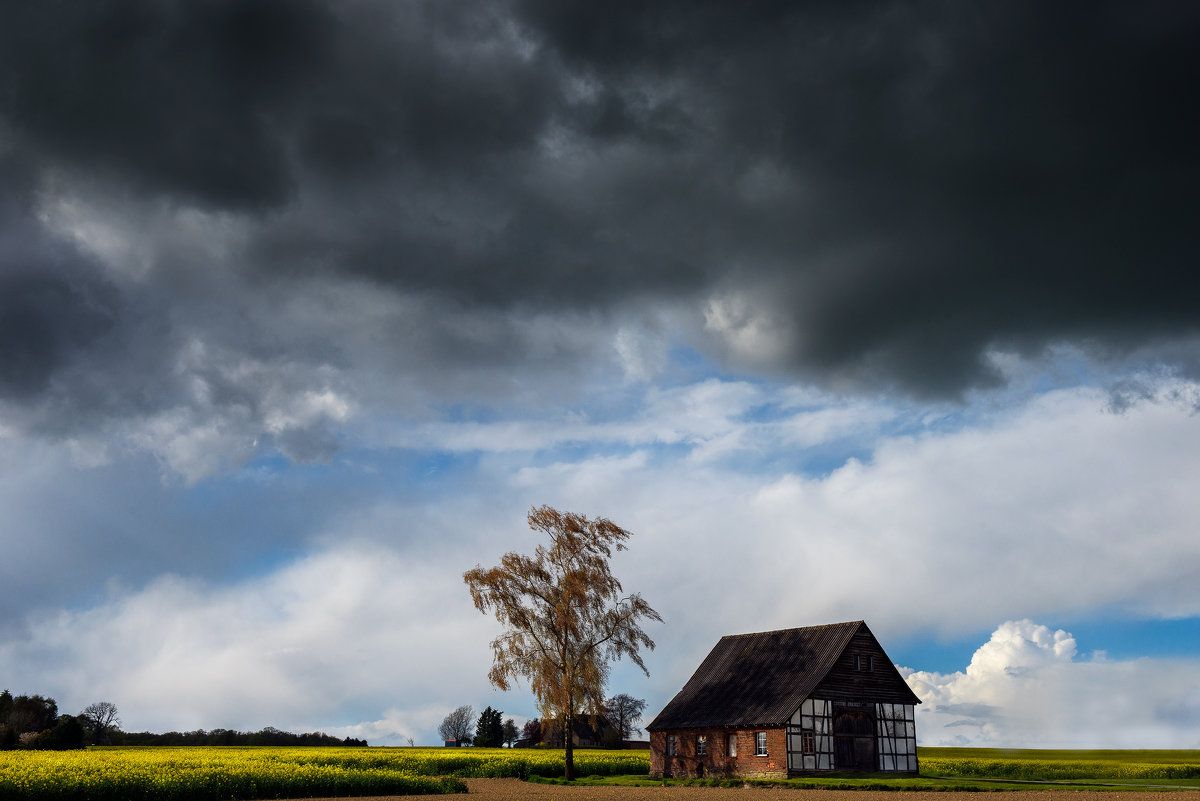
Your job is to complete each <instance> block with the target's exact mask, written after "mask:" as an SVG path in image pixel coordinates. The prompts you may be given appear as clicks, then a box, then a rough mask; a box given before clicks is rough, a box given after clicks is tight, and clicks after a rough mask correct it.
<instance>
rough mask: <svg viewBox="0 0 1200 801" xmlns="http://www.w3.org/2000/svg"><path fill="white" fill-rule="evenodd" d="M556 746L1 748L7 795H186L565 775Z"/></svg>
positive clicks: (599, 759)
mask: <svg viewBox="0 0 1200 801" xmlns="http://www.w3.org/2000/svg"><path fill="white" fill-rule="evenodd" d="M575 766H576V771H577V772H578V774H579V775H580V776H588V775H593V774H596V775H618V774H643V775H644V774H646V773H647V772H648V770H649V755H648V753H647V752H645V751H593V750H580V751H576V752H575ZM562 771H563V753H562V751H543V750H517V751H513V750H509V749H499V748H464V749H447V748H252V747H251V748H210V747H195V748H163V747H155V748H96V749H90V750H87V751H5V752H0V799H4V801H10V800H11V801H25V800H26V799H29V800H30V801H33V800H35V799H36V801H46V800H49V799H80V800H81V801H83V800H84V799H86V801H109V799H111V800H112V801H118V800H119V801H132V800H136V801H192V800H193V799H196V800H197V801H199V800H200V799H205V800H207V799H213V800H214V801H218V800H220V801H223V800H224V799H249V798H303V797H315V796H338V795H342V796H345V795H400V794H404V795H413V794H424V793H455V792H465V791H466V786H465V785H464V784H463V783H462V782H461V781H460V780H459V778H458V777H510V776H511V777H519V778H526V777H528V776H531V775H533V776H556V775H562Z"/></svg>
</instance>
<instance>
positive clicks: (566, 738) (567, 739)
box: [563, 710, 575, 782]
mask: <svg viewBox="0 0 1200 801" xmlns="http://www.w3.org/2000/svg"><path fill="white" fill-rule="evenodd" d="M574 735H575V714H574V712H573V711H571V710H568V712H567V714H565V715H563V746H564V747H565V748H566V749H567V750H566V758H565V759H564V760H563V763H564V764H563V778H565V779H566V780H567V781H569V782H570V781H574V780H575V736H574Z"/></svg>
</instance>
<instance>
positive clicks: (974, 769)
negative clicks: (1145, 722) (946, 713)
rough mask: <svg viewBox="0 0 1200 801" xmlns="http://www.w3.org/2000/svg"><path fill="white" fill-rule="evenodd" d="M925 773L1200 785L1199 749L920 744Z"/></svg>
mask: <svg viewBox="0 0 1200 801" xmlns="http://www.w3.org/2000/svg"><path fill="white" fill-rule="evenodd" d="M917 757H918V759H919V760H920V765H921V775H922V776H939V777H953V778H959V779H991V780H996V779H1000V780H1011V781H1047V782H1063V781H1069V782H1084V783H1090V782H1097V783H1119V784H1142V785H1146V784H1157V785H1178V786H1182V787H1195V788H1200V751H1197V750H1034V749H1001V748H918V749H917Z"/></svg>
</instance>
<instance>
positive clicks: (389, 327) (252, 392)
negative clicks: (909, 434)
mask: <svg viewBox="0 0 1200 801" xmlns="http://www.w3.org/2000/svg"><path fill="white" fill-rule="evenodd" d="M5 15H6V17H7V18H8V19H7V20H6V23H7V24H5V25H4V31H5V33H3V34H0V36H3V37H4V38H3V42H2V43H0V44H2V45H3V46H2V47H0V51H2V52H3V53H4V55H3V56H0V74H3V76H4V83H3V85H4V87H5V90H4V92H3V93H2V94H0V115H2V117H3V121H4V126H5V137H4V139H5V148H4V151H3V153H2V154H0V158H2V159H3V162H4V164H5V165H6V166H5V171H6V175H9V176H12V175H14V173H19V176H17V177H16V178H11V179H10V180H6V181H5V188H4V193H5V196H6V200H5V202H4V203H3V209H4V212H3V213H4V219H3V220H0V225H3V227H4V230H5V231H7V234H6V236H5V237H4V240H3V249H4V250H3V263H4V265H5V266H4V271H5V275H4V281H5V283H6V287H7V289H8V291H7V292H6V293H5V298H6V305H5V309H6V311H5V313H4V315H3V325H2V326H0V331H2V332H3V337H4V342H5V350H6V353H7V354H8V355H9V358H7V359H6V360H5V367H4V369H3V372H2V373H0V377H2V378H3V390H2V391H3V394H4V396H5V398H6V400H7V402H8V403H9V404H10V405H13V406H16V407H18V408H20V407H23V406H27V405H37V404H59V405H67V406H68V407H69V408H71V409H72V410H73V411H75V412H76V413H85V416H88V417H90V416H91V415H99V416H101V417H111V416H114V415H115V416H120V415H122V414H126V415H127V414H143V413H146V412H153V411H155V410H158V409H162V408H170V407H173V406H176V405H178V404H181V403H182V404H184V405H193V406H194V404H195V401H194V399H191V398H188V397H187V389H186V384H187V383H188V381H189V380H193V379H195V380H202V381H209V382H210V383H216V381H215V379H213V378H212V377H211V376H210V375H208V374H207V373H206V372H205V371H204V369H202V368H195V369H194V371H193V370H191V369H189V368H184V370H183V374H182V375H180V374H179V371H178V369H177V368H178V361H179V359H180V357H181V354H185V353H186V352H187V351H186V349H187V348H188V347H189V345H190V344H191V343H193V342H194V341H195V340H196V339H200V340H201V341H205V342H207V341H209V340H217V341H219V342H220V341H224V342H225V343H226V344H227V345H228V346H229V350H230V352H228V353H223V354H222V355H221V363H218V364H216V365H214V366H213V368H212V369H213V370H216V371H222V370H223V368H226V367H227V366H228V362H229V361H231V360H237V359H239V358H253V359H260V360H261V359H263V358H264V357H265V358H266V359H267V360H272V359H274V360H281V359H285V358H286V360H288V361H290V362H292V363H294V364H298V365H299V366H301V367H303V368H305V369H315V368H317V367H321V366H324V367H329V368H332V369H335V370H336V369H339V368H345V369H348V370H349V371H350V373H351V374H350V375H349V376H348V377H346V379H345V380H347V381H348V382H350V383H355V382H356V381H357V380H361V379H359V378H358V376H357V375H356V373H357V372H358V371H361V370H371V369H373V368H385V369H386V368H390V367H393V366H394V365H392V364H389V363H388V361H387V359H388V356H387V354H386V352H382V351H381V349H379V348H376V349H375V352H366V353H364V352H363V351H362V350H357V349H356V351H355V353H354V354H352V355H351V354H347V353H343V352H339V351H340V350H341V349H342V346H343V342H342V341H341V340H339V339H338V338H337V337H334V338H332V339H331V340H330V341H326V342H324V343H323V344H322V343H318V342H316V341H313V338H310V337H307V336H306V331H305V324H304V323H303V322H301V321H297V320H287V319H281V318H280V317H279V314H280V309H279V307H278V305H277V301H278V300H279V299H280V298H281V297H283V298H290V299H292V301H293V302H307V303H309V305H310V306H317V305H319V298H321V297H323V296H324V295H325V293H327V292H331V291H332V292H334V293H337V292H338V291H339V288H342V287H345V288H353V287H367V288H368V293H369V294H371V295H373V296H375V297H381V298H392V299H394V306H393V307H392V308H391V309H390V310H389V311H385V312H383V313H382V314H381V319H380V318H377V319H375V320H373V321H372V323H373V324H375V325H378V326H380V327H381V329H382V331H384V332H385V334H386V336H387V344H388V345H389V346H390V347H391V348H392V349H395V350H401V351H408V352H409V354H410V357H409V359H408V360H406V361H405V362H404V363H403V364H401V365H400V369H399V370H398V371H397V372H398V374H400V375H402V376H404V378H405V379H407V380H416V381H422V380H425V379H427V378H428V377H429V376H430V374H432V373H437V372H443V371H446V370H451V371H454V370H463V371H471V370H472V369H473V368H474V367H475V366H476V365H478V364H480V363H495V362H500V363H505V364H508V365H510V367H511V368H512V369H515V370H517V371H519V372H520V374H521V375H527V372H528V370H529V369H530V368H531V365H529V364H528V362H527V361H526V359H527V356H528V354H529V353H530V352H531V350H534V349H536V348H537V347H538V346H539V344H540V340H539V342H531V341H529V340H527V339H526V338H525V337H524V336H522V335H521V332H520V323H519V322H515V321H520V320H527V319H529V318H530V317H532V316H535V315H537V314H544V315H549V316H550V317H552V318H554V319H563V316H564V315H570V314H572V313H579V312H583V313H585V314H587V315H590V316H592V317H594V318H597V319H600V320H608V321H610V322H609V323H608V324H609V325H613V323H614V322H615V321H618V320H619V319H620V318H621V317H622V314H623V313H624V312H623V310H627V311H629V310H633V311H636V308H637V304H639V303H646V302H652V303H666V304H668V305H671V306H677V307H679V308H680V309H681V310H682V311H683V312H684V313H683V314H681V317H680V319H681V320H683V321H684V322H682V323H681V325H682V326H683V327H684V328H686V329H688V330H690V334H688V333H686V332H684V334H683V336H684V337H685V340H686V341H690V342H692V343H694V344H695V345H696V346H698V347H700V348H701V349H703V350H704V351H705V352H707V353H708V354H710V355H711V356H712V357H714V358H724V359H726V360H727V363H728V364H730V365H731V366H735V367H736V366H741V367H749V368H752V369H767V370H773V371H775V370H783V371H785V372H788V373H792V374H798V375H802V376H804V377H806V378H807V379H809V380H816V381H818V382H824V383H827V384H830V385H835V386H838V387H840V388H842V389H847V388H859V389H866V390H870V391H874V390H877V389H880V388H888V387H895V388H899V389H902V390H904V391H906V392H910V393H915V394H917V395H925V396H953V395H956V394H958V393H960V392H962V391H963V390H965V389H967V388H970V387H975V386H988V385H994V384H996V383H998V382H1001V381H1002V380H1003V377H1002V376H1001V375H1000V374H999V373H998V372H997V371H996V370H995V369H994V367H993V366H992V365H991V363H990V361H989V359H988V358H987V355H988V353H989V352H990V351H994V350H1001V351H1004V350H1007V351H1012V352H1016V353H1021V354H1025V355H1026V356H1036V355H1039V354H1040V353H1042V352H1043V349H1044V348H1045V347H1047V346H1048V345H1052V344H1057V343H1062V342H1075V343H1079V344H1082V345H1084V346H1086V347H1087V348H1089V352H1090V353H1091V354H1092V355H1093V356H1094V357H1095V358H1099V359H1106V358H1118V357H1125V356H1128V355H1130V354H1136V355H1137V356H1138V358H1139V359H1141V360H1143V361H1147V362H1151V363H1152V362H1156V361H1158V362H1163V361H1165V362H1168V363H1169V364H1170V365H1171V366H1173V367H1175V368H1177V369H1182V370H1185V371H1188V372H1189V373H1190V372H1191V371H1192V370H1193V368H1194V366H1195V359H1194V347H1193V345H1194V342H1193V339H1194V337H1195V335H1196V315H1195V309H1196V308H1197V302H1198V301H1200V287H1198V279H1197V274H1196V271H1195V270H1194V269H1192V268H1193V266H1194V264H1195V263H1196V262H1197V256H1198V255H1200V254H1197V251H1196V244H1195V241H1194V238H1193V237H1191V236H1189V235H1188V234H1187V233H1186V232H1187V231H1188V229H1189V227H1190V226H1189V221H1190V220H1191V219H1192V217H1193V216H1194V212H1195V210H1196V208H1197V205H1198V204H1197V202H1196V201H1197V197H1196V191H1197V190H1196V188H1195V187H1196V186H1197V184H1198V182H1197V178H1200V175H1198V174H1197V156H1196V153H1195V148H1194V147H1193V146H1192V143H1193V142H1194V141H1195V140H1196V138H1197V136H1196V135H1197V134H1198V133H1200V130H1198V129H1197V119H1196V111H1195V107H1194V104H1192V103H1189V102H1187V94H1186V87H1188V86H1191V85H1193V84H1194V83H1195V80H1196V78H1197V75H1196V71H1197V66H1196V62H1195V59H1194V58H1191V57H1190V52H1191V45H1192V44H1193V43H1194V42H1195V40H1196V38H1197V33H1198V31H1200V19H1198V18H1197V13H1196V12H1195V10H1194V9H1190V7H1188V6H1186V5H1155V6H1151V7H1145V8H1138V9H1134V8H1131V7H1129V6H1124V5H1120V4H1096V5H1090V6H1088V7H1085V8H1065V7H1062V8H1046V7H1044V6H1042V5H1038V4H1026V3H1016V4H1012V3H1005V4H973V5H970V6H957V5H946V4H933V3H916V4H903V5H887V6H872V5H860V4H847V5H844V6H839V5H820V4H806V5H795V4H778V5H777V4H761V5H756V6H755V7H754V9H752V10H751V11H750V12H747V11H746V10H744V9H735V8H733V7H730V6H727V5H725V4H701V5H699V6H695V5H692V4H688V5H686V6H682V7H681V6H677V5H674V4H670V3H666V4H663V3H652V4H628V5H626V4H605V5H604V6H602V7H592V6H589V5H587V4H557V3H547V4H539V3H514V4H489V5H487V6H478V5H470V4H455V3H451V4H445V3H428V4H426V3H405V4H370V3H367V4H356V5H351V6H325V5H322V4H317V3H311V2H289V3H211V4H203V5H200V6H196V5H194V4H188V3H120V4H107V3H94V4H88V5H87V6H86V7H83V8H80V7H72V6H69V5H68V6H65V7H59V6H56V5H54V4H35V5H26V6H16V7H10V8H9V9H7V10H6V12H5ZM17 165H20V166H19V167H18V166H17ZM117 208H119V209H120V210H121V211H118V212H114V209H117ZM64 209H67V210H70V211H71V212H72V213H71V215H66V214H65V212H64ZM197 221H200V222H197ZM147 223H152V224H153V225H152V227H153V229H154V231H155V233H154V235H153V238H154V239H157V240H159V241H158V244H157V245H156V246H146V245H143V247H142V252H141V253H131V252H130V250H129V248H121V247H118V246H115V245H114V243H117V244H119V243H121V242H126V243H130V242H133V241H135V240H139V239H141V238H142V237H143V236H145V235H146V234H147V230H146V228H145V227H144V226H145V225H146V224H147ZM130 247H133V246H132V245H130ZM131 262H136V263H131ZM134 274H136V276H137V277H136V278H132V277H131V276H132V275H134ZM313 295H315V296H316V297H315V298H313V299H311V300H308V301H305V300H304V299H306V298H310V297H311V296H313ZM339 297H340V299H341V300H342V301H343V305H341V306H340V307H337V308H333V307H331V306H328V305H327V306H326V307H325V308H324V309H321V310H320V311H316V310H315V309H312V308H310V309H308V311H310V312H315V314H316V318H317V319H316V320H314V324H315V325H316V326H317V328H318V330H320V329H323V328H325V329H327V328H329V327H332V328H339V327H349V328H351V329H353V328H354V327H355V320H356V319H357V318H358V316H359V315H360V314H361V313H362V312H363V308H362V305H363V303H364V302H365V301H364V300H362V299H350V298H348V297H347V296H346V295H341V296H339ZM414 302H415V303H416V304H417V305H418V306H419V307H420V308H421V309H423V310H425V313H424V314H422V313H421V312H420V311H418V312H414V311H413V310H412V309H411V305H412V303H414ZM431 309H432V310H435V312H434V313H430V310H431ZM705 315H707V316H705ZM636 316H637V315H636V314H635V318H636ZM704 319H706V320H707V325H704V323H703V322H702V320H704ZM470 329H475V334H474V335H472V333H471V332H470ZM754 332H758V333H759V336H750V339H749V340H747V336H748V335H750V334H753V333H754ZM149 338H153V339H154V340H155V344H154V345H152V346H151V345H148V344H146V340H147V339H149ZM1181 342H1184V343H1187V347H1184V348H1181V347H1174V348H1169V349H1168V348H1166V347H1163V346H1166V345H1178V344H1179V343H1181ZM559 348H560V349H561V351H560V352H558V353H554V352H551V353H550V354H549V357H550V358H551V359H554V360H555V361H558V362H560V363H567V362H570V361H572V360H574V359H575V358H576V357H579V356H582V355H590V354H589V351H588V349H586V348H582V350H581V345H580V344H579V343H573V342H566V343H562V344H560V345H559ZM551 350H552V351H553V349H551ZM543 355H545V354H543ZM555 357H557V358H555ZM130 360H132V361H133V363H132V365H129V366H128V367H127V369H117V370H116V371H115V373H114V372H113V371H114V368H117V367H119V366H121V365H125V364H127V363H128V362H129V361H130ZM85 362H86V363H87V365H88V367H87V368H86V369H85V368H83V367H81V366H80V365H81V363H85ZM225 372H229V371H228V370H225ZM138 374H140V375H143V376H147V378H144V379H143V380H142V381H140V382H139V381H137V380H136V378H135V375H138ZM528 380H535V379H532V378H530V379H528ZM305 383H306V384H307V385H308V387H309V388H313V387H312V384H313V382H312V380H311V379H307V380H306V381H305ZM496 383H497V381H496V380H495V379H494V378H493V379H485V384H486V388H483V387H477V388H476V391H479V392H490V391H493V390H494V389H495V385H496ZM227 384H228V386H227V387H224V388H223V389H225V390H227V392H226V393H225V395H224V396H222V397H214V398H213V400H212V402H213V404H214V406H215V412H214V413H216V414H218V415H219V416H220V417H222V418H223V419H226V420H227V419H228V418H229V417H230V415H232V414H235V413H236V411H237V408H238V407H239V405H240V404H243V403H245V404H246V405H248V406H249V407H250V408H251V410H250V416H251V417H252V418H253V417H254V415H255V411H254V406H255V404H259V403H263V402H265V401H264V398H263V394H264V393H267V392H269V391H270V390H269V389H267V388H264V387H263V386H262V385H261V384H259V383H258V382H256V381H255V380H254V378H240V379H237V380H232V381H228V382H227ZM318 389H319V387H318ZM215 394H220V393H215ZM41 421H42V425H43V426H52V425H53V424H52V423H51V422H49V421H48V420H47V419H46V415H42V416H41ZM255 424H256V425H258V426H259V427H260V428H261V427H262V425H263V424H262V421H261V420H257V421H256V422H255ZM328 448H329V446H328V445H312V444H306V445H304V446H301V447H299V448H297V453H298V454H305V453H309V454H311V455H313V456H315V457H318V458H319V457H320V456H321V455H322V454H326V453H327V452H328ZM306 449H307V450H306Z"/></svg>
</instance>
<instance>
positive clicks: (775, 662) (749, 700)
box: [646, 620, 870, 730]
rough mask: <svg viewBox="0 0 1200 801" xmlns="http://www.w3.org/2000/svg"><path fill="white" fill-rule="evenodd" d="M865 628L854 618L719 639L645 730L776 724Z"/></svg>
mask: <svg viewBox="0 0 1200 801" xmlns="http://www.w3.org/2000/svg"><path fill="white" fill-rule="evenodd" d="M865 628H866V623H864V622H863V621H861V620H855V621H852V622H849V623H833V624H830V625H826V626H806V627H804V628H799V629H781V630H779V631H763V632H758V633H755V634H731V635H728V636H726V637H722V638H721V640H720V641H719V642H718V643H717V644H716V647H714V648H713V649H712V651H711V652H710V653H709V655H708V656H707V657H706V658H705V660H704V661H703V662H702V663H701V664H700V667H699V668H697V669H696V672H695V673H694V674H693V675H692V678H691V679H689V680H688V683H687V684H685V685H684V686H683V689H682V690H680V691H679V693H678V694H677V695H676V696H675V697H674V698H673V699H671V703H669V704H667V706H666V708H665V709H663V711H662V712H659V713H658V716H657V717H656V718H654V720H653V721H651V723H650V725H649V726H647V727H646V728H647V729H649V730H655V729H689V728H699V727H703V726H775V725H782V724H783V723H785V722H786V721H787V720H788V718H790V717H791V716H792V714H793V713H794V712H795V711H796V709H797V708H799V706H800V704H801V703H802V702H803V701H804V699H805V698H807V697H808V696H809V695H810V694H811V693H812V691H813V689H814V688H816V686H817V685H818V684H819V683H820V682H821V680H822V679H824V678H825V676H826V675H827V674H828V673H829V671H830V670H831V669H832V668H833V666H834V664H835V663H836V662H837V659H838V657H839V656H841V654H842V652H843V651H845V650H846V647H847V646H848V645H849V644H850V641H851V640H852V639H853V638H854V635H855V634H857V633H858V631H859V630H860V629H865ZM867 631H868V632H869V631H870V629H867Z"/></svg>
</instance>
